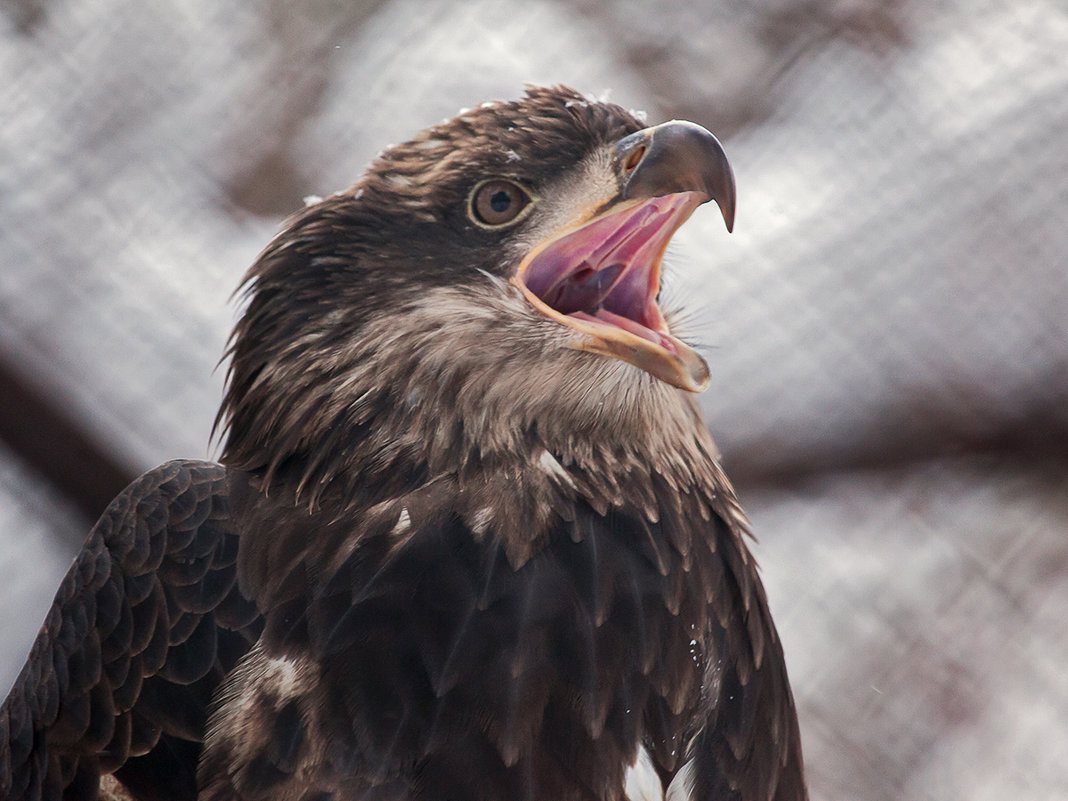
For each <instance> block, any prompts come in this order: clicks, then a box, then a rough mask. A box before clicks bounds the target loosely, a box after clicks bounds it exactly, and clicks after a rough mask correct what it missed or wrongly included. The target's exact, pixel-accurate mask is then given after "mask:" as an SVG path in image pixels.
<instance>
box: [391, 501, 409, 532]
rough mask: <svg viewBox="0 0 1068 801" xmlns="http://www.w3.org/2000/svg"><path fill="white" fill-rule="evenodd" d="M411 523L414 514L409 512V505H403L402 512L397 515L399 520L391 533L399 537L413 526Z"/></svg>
mask: <svg viewBox="0 0 1068 801" xmlns="http://www.w3.org/2000/svg"><path fill="white" fill-rule="evenodd" d="M411 525H412V516H411V515H410V514H408V507H407V506H402V507H401V512H400V514H399V515H397V522H396V524H395V525H394V526H393V530H392V531H390V532H389V533H390V534H392V535H393V536H394V537H399V536H400V535H401V534H403V533H404V532H405V531H407V530H408V529H409V528H411Z"/></svg>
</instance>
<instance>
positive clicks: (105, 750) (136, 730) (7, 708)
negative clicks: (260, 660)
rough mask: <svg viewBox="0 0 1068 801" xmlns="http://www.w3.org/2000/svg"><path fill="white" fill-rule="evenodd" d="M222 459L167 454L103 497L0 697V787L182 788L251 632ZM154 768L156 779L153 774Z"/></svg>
mask: <svg viewBox="0 0 1068 801" xmlns="http://www.w3.org/2000/svg"><path fill="white" fill-rule="evenodd" d="M236 558H237V537H236V535H235V533H234V530H233V525H232V521H231V519H230V509H229V491H228V488H227V474H226V469H225V468H224V467H222V466H220V465H217V464H212V463H209V462H197V461H174V462H168V463H167V464H164V465H162V466H160V467H157V468H156V469H154V470H152V471H150V472H148V473H146V474H144V475H143V476H141V477H140V478H138V479H137V480H136V481H134V482H133V483H132V484H131V485H130V486H129V487H127V488H126V489H125V490H124V491H123V492H122V493H121V494H119V495H118V496H117V497H116V498H115V500H113V501H112V502H111V504H110V505H109V506H108V508H107V510H106V511H105V512H104V514H103V516H102V517H101V518H100V520H99V522H97V524H96V526H94V527H93V530H92V531H91V532H90V534H89V537H88V538H87V540H86V542H85V545H84V547H83V548H82V550H81V553H79V554H78V557H77V558H76V559H75V561H74V564H73V565H72V566H71V568H70V570H69V571H68V572H67V575H66V577H65V578H64V580H63V583H62V584H61V585H60V588H59V592H58V593H57V594H56V597H55V600H54V601H53V603H52V608H51V609H50V610H49V612H48V616H47V618H46V619H45V622H44V625H43V626H42V627H41V631H40V633H39V634H38V636H37V640H36V641H35V642H34V645H33V648H32V650H31V651H30V656H29V659H28V660H27V662H26V665H25V666H24V667H23V669H22V672H21V673H20V674H19V677H18V679H17V680H16V682H15V685H14V687H13V688H12V690H11V694H10V695H9V696H8V698H7V700H6V701H5V702H4V705H3V706H2V707H0V798H4V799H8V801H23V800H24V799H25V800H26V801H29V800H30V799H34V800H35V799H52V798H61V797H62V798H76V799H80V800H81V799H85V800H86V801H92V799H95V798H96V797H97V793H98V787H99V782H100V777H101V775H104V774H108V773H115V774H116V776H117V777H118V778H119V779H120V780H121V781H122V782H123V783H124V784H125V785H126V786H127V787H128V788H129V789H130V790H131V791H132V792H133V794H134V796H135V797H137V798H139V799H160V800H161V801H163V800H164V799H166V800H167V801H179V800H180V799H181V800H185V799H189V800H191V799H195V798H196V784H195V776H196V761H197V758H198V756H199V751H200V742H201V740H202V737H203V729H204V721H205V718H206V714H207V707H208V705H209V703H210V699H211V696H212V694H213V692H214V689H215V687H216V686H217V685H218V684H219V682H220V681H221V680H222V678H223V676H224V675H225V674H226V672H228V671H229V670H230V668H231V667H232V666H233V665H234V663H235V662H236V661H237V660H238V659H239V658H240V656H241V655H242V654H244V653H245V652H246V651H247V650H248V649H249V647H250V645H251V643H252V642H254V641H255V638H256V636H258V632H259V629H260V628H261V626H262V623H261V621H260V618H259V615H258V613H257V612H256V609H255V606H254V605H253V604H252V603H251V602H250V601H248V600H247V599H245V598H244V597H243V596H242V595H241V593H240V592H239V590H238V587H237V581H236V567H235V561H236ZM161 777H165V778H162V779H161Z"/></svg>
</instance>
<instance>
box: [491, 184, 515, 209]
mask: <svg viewBox="0 0 1068 801" xmlns="http://www.w3.org/2000/svg"><path fill="white" fill-rule="evenodd" d="M511 205H512V196H511V195H510V194H509V193H508V192H506V191H505V190H503V189H501V190H500V191H498V192H495V193H494V194H493V197H491V198H490V208H491V209H493V210H494V211H495V212H497V213H498V214H499V213H500V212H502V211H508V207H509V206H511Z"/></svg>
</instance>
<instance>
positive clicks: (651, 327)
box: [521, 192, 705, 353]
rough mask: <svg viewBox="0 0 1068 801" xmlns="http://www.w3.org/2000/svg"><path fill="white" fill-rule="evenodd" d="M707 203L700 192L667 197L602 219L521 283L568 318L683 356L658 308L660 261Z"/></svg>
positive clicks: (542, 257) (534, 264)
mask: <svg viewBox="0 0 1068 801" xmlns="http://www.w3.org/2000/svg"><path fill="white" fill-rule="evenodd" d="M704 199H705V197H704V196H703V195H701V194H700V193H697V192H682V193H678V194H674V195H665V196H663V197H655V198H652V199H650V200H647V201H645V202H644V203H642V204H640V205H638V206H634V207H632V208H629V209H626V210H624V211H620V212H617V213H615V214H611V215H609V216H607V217H603V218H601V219H599V220H595V221H594V222H592V223H589V224H588V225H584V226H583V227H582V228H579V229H578V230H577V231H574V232H572V233H570V234H567V235H566V236H563V237H561V238H560V239H559V240H557V241H555V242H553V243H552V244H550V245H549V246H548V247H547V248H545V250H543V251H541V252H540V253H538V254H537V255H536V256H534V258H533V259H532V260H531V261H530V262H529V264H528V265H527V267H526V270H525V271H524V272H523V275H522V276H521V279H522V281H523V283H524V284H525V285H526V286H527V288H528V289H529V290H530V291H531V292H533V293H534V294H535V295H537V296H538V298H540V299H541V301H542V302H543V303H545V304H546V305H547V306H550V307H552V308H553V309H555V310H556V311H558V312H560V313H561V314H563V315H566V316H568V317H573V318H575V319H578V320H585V321H586V322H596V323H601V324H603V325H609V326H612V327H614V328H621V329H623V330H624V331H628V332H630V333H631V334H634V335H636V336H639V337H641V338H642V339H646V340H649V341H650V342H654V343H656V344H657V345H660V346H661V347H663V348H665V349H666V350H668V351H669V352H671V353H675V352H677V350H676V346H675V341H676V340H675V338H674V337H672V336H671V335H670V334H669V333H668V331H667V325H666V324H665V323H664V318H663V316H662V315H661V314H660V308H659V306H657V303H656V296H657V294H658V293H659V291H660V257H661V256H662V255H663V252H664V247H665V246H666V245H667V242H668V240H669V239H670V238H671V235H672V234H674V233H675V231H676V230H677V229H678V227H679V226H680V225H681V224H682V223H683V222H684V221H685V220H686V218H687V217H688V216H689V215H690V213H691V212H692V211H693V210H694V209H695V208H696V207H697V206H698V205H699V204H700V203H701V201H702V200H704Z"/></svg>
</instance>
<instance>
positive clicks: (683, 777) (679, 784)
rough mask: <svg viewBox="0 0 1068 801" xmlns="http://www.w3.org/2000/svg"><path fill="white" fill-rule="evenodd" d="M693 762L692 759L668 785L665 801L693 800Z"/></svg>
mask: <svg viewBox="0 0 1068 801" xmlns="http://www.w3.org/2000/svg"><path fill="white" fill-rule="evenodd" d="M693 779H694V776H693V760H692V759H691V760H690V761H689V762H687V763H686V764H685V765H683V766H682V767H681V768H679V772H678V773H676V774H675V778H674V779H672V780H671V784H669V785H668V788H667V795H665V796H664V801H690V799H691V798H693Z"/></svg>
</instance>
